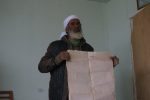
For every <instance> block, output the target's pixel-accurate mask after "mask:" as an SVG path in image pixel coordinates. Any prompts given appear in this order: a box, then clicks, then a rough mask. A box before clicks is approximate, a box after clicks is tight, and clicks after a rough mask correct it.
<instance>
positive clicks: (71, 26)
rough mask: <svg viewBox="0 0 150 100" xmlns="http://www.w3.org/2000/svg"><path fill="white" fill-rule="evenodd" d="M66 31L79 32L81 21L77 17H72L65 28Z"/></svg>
mask: <svg viewBox="0 0 150 100" xmlns="http://www.w3.org/2000/svg"><path fill="white" fill-rule="evenodd" d="M66 32H69V33H70V32H73V33H78V32H81V23H80V21H79V20H78V19H72V20H71V21H70V22H69V23H68V26H67V28H66Z"/></svg>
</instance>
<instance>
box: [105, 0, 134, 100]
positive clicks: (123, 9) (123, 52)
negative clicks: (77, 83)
mask: <svg viewBox="0 0 150 100" xmlns="http://www.w3.org/2000/svg"><path fill="white" fill-rule="evenodd" d="M103 9H104V16H105V17H104V18H105V21H106V22H105V24H104V25H105V26H106V27H105V28H106V29H105V30H106V33H108V34H109V39H108V41H109V50H110V51H112V52H113V53H114V54H116V55H117V56H118V57H119V59H120V64H119V65H118V66H117V67H116V68H115V74H116V95H117V100H134V94H133V73H132V72H133V70H132V60H131V59H132V58H131V48H130V46H131V42H130V41H131V28H130V17H131V16H132V15H133V14H134V13H135V12H136V0H111V1H110V2H108V3H107V4H104V5H103Z"/></svg>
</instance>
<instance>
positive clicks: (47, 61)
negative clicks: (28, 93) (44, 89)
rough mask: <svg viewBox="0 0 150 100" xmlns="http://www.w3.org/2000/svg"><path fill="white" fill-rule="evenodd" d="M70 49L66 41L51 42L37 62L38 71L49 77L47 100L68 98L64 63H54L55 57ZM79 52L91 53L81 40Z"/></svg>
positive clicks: (86, 44)
mask: <svg viewBox="0 0 150 100" xmlns="http://www.w3.org/2000/svg"><path fill="white" fill-rule="evenodd" d="M68 49H73V48H70V46H69V44H68V41H66V40H65V41H64V40H57V41H54V42H52V43H51V44H50V45H49V47H48V49H47V52H46V53H45V55H44V56H43V57H42V58H41V61H40V62H39V65H38V69H39V71H40V72H41V73H49V72H50V75H51V78H50V83H49V100H67V98H68V84H67V69H66V61H63V62H61V63H59V64H56V63H55V57H56V56H57V55H58V54H59V53H60V52H61V51H66V50H68ZM79 50H81V51H93V50H94V49H93V47H92V46H90V45H89V44H88V43H86V41H85V40H84V39H81V42H80V47H79Z"/></svg>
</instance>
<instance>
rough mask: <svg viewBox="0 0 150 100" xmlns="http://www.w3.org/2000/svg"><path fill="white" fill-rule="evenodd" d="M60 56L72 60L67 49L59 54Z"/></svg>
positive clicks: (62, 58)
mask: <svg viewBox="0 0 150 100" xmlns="http://www.w3.org/2000/svg"><path fill="white" fill-rule="evenodd" d="M58 57H59V58H60V59H61V60H67V61H68V60H70V54H69V53H68V52H67V51H62V52H60V53H59V54H58Z"/></svg>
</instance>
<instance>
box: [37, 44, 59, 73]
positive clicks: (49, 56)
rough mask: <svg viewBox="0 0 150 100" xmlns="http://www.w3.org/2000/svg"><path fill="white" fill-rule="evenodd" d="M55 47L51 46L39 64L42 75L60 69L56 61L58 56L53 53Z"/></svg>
mask: <svg viewBox="0 0 150 100" xmlns="http://www.w3.org/2000/svg"><path fill="white" fill-rule="evenodd" d="M53 46H54V45H53V43H52V44H50V45H49V47H48V49H47V52H46V53H45V55H44V56H43V57H42V58H41V60H40V62H39V64H38V69H39V71H40V72H41V73H48V72H51V71H52V70H54V69H55V68H57V67H58V63H59V61H57V60H56V59H55V58H56V56H54V53H53V51H52V49H53Z"/></svg>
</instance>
